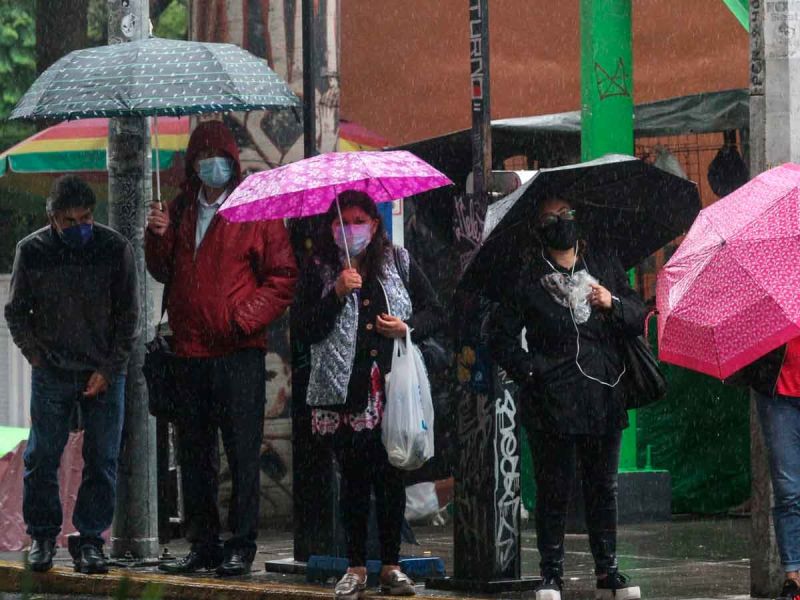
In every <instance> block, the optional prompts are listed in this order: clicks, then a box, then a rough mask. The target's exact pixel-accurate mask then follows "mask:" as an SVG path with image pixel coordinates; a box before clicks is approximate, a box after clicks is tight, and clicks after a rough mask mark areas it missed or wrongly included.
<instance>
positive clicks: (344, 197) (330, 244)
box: [319, 190, 390, 275]
mask: <svg viewBox="0 0 800 600" xmlns="http://www.w3.org/2000/svg"><path fill="white" fill-rule="evenodd" d="M338 200H339V207H340V208H341V210H342V212H344V210H345V209H347V208H350V207H351V206H357V207H358V208H360V209H361V210H363V211H364V212H365V213H367V216H369V218H370V219H375V220H377V222H378V227H377V229H375V235H373V236H372V241H371V242H370V243H369V245H368V246H367V249H366V250H364V255H363V258H362V259H361V267H362V270H363V272H364V273H365V274H367V275H373V274H376V273H379V272H380V269H381V267H383V258H384V253H385V250H386V246H387V245H388V244H389V243H390V242H389V237H388V236H387V235H386V229H385V228H384V226H383V219H381V216H380V215H379V214H378V208H377V207H376V205H375V202H374V201H373V200H372V198H370V197H369V195H368V194H367V193H365V192H358V191H355V190H348V191H346V192H342V193H341V194H339V196H338ZM326 217H327V218H326V219H325V221H324V225H325V226H324V227H323V228H322V233H321V240H320V242H321V243H320V249H319V255H320V258H321V259H322V260H323V261H325V262H327V263H329V264H331V265H339V264H340V263H341V262H342V261H341V259H340V258H339V257H340V251H339V247H338V246H337V245H336V242H334V241H333V232H332V229H331V226H332V225H335V226H336V227H339V226H340V225H339V212H338V210H337V209H336V201H335V200H334V201H333V202H331V206H330V208H329V209H328V212H327V213H326ZM345 264H346V263H345Z"/></svg>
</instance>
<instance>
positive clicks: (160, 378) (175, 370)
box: [142, 206, 186, 421]
mask: <svg viewBox="0 0 800 600" xmlns="http://www.w3.org/2000/svg"><path fill="white" fill-rule="evenodd" d="M178 208H179V209H180V211H176V214H175V216H176V217H177V218H176V219H175V228H176V229H177V228H178V226H179V225H180V217H181V216H182V214H183V209H184V207H182V206H179V207H178ZM173 268H174V265H173ZM170 283H171V279H170V281H168V282H167V284H166V285H165V286H164V294H163V295H162V297H161V319H159V322H158V325H157V326H156V332H155V336H154V337H153V339H152V340H150V341H149V342H147V343H146V344H145V355H144V365H143V366H142V373H143V374H144V377H145V380H146V381H147V405H148V410H149V411H150V414H151V415H153V416H154V417H156V418H158V419H165V420H167V421H175V420H176V419H177V418H178V416H179V415H180V414H181V413H182V402H181V401H180V398H181V394H180V390H181V385H182V382H183V381H184V377H183V376H184V371H185V364H186V363H185V360H184V359H182V358H180V357H179V356H177V355H176V354H175V353H174V352H173V351H172V349H171V347H170V338H171V337H172V336H171V335H169V334H166V333H164V332H163V331H162V324H163V321H164V313H165V312H166V310H167V298H168V297H169V288H170Z"/></svg>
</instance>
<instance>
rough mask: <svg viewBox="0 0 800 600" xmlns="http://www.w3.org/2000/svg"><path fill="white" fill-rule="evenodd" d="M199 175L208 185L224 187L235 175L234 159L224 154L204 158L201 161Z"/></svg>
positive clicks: (218, 187)
mask: <svg viewBox="0 0 800 600" xmlns="http://www.w3.org/2000/svg"><path fill="white" fill-rule="evenodd" d="M199 167H200V171H199V172H198V173H197V176H198V177H199V178H200V181H202V182H203V183H205V184H206V185H207V186H208V187H212V188H217V189H220V188H224V187H225V186H226V185H228V182H229V181H230V180H231V177H232V176H233V161H232V160H231V159H230V158H225V157H224V156H215V157H213V158H204V159H203V160H201V161H200V163H199Z"/></svg>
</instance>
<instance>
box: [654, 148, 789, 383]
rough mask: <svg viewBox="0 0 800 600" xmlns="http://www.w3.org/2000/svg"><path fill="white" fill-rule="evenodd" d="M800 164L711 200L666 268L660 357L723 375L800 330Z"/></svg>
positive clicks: (660, 293)
mask: <svg viewBox="0 0 800 600" xmlns="http://www.w3.org/2000/svg"><path fill="white" fill-rule="evenodd" d="M798 264H800V165H794V164H787V165H783V166H781V167H777V168H775V169H771V170H769V171H767V172H765V173H762V174H761V175H759V176H758V177H756V178H755V179H753V180H751V181H750V182H749V183H747V184H746V185H744V186H742V187H741V188H739V189H738V190H736V191H735V192H733V193H732V194H730V195H728V196H726V197H725V198H722V199H721V200H718V201H717V202H716V203H714V204H713V205H711V206H710V207H708V208H706V209H704V210H703V211H702V212H701V213H700V215H699V216H698V217H697V220H696V221H695V223H694V225H693V226H692V228H691V230H690V231H689V234H688V235H687V236H686V239H685V240H684V242H683V243H682V244H681V246H680V247H679V248H678V250H677V251H676V252H675V254H674V255H673V256H672V258H671V259H670V260H669V262H668V263H667V264H666V265H665V266H664V268H663V269H662V270H661V273H660V274H659V276H658V284H657V288H656V302H657V307H658V311H659V316H658V333H659V358H660V359H661V360H664V361H666V362H670V363H673V364H676V365H680V366H683V367H688V368H690V369H694V370H695V371H700V372H702V373H707V374H709V375H713V376H714V377H718V378H720V379H724V378H726V377H728V376H730V375H732V374H733V373H735V372H736V371H738V370H739V369H741V368H742V367H744V366H746V365H748V364H750V363H751V362H753V361H754V360H756V359H757V358H759V357H761V356H763V355H764V354H766V353H768V352H770V351H771V350H774V349H775V348H777V347H779V346H781V345H782V344H785V343H786V342H788V341H789V340H791V339H792V338H795V337H797V336H798V335H800V294H798V291H797V290H798V289H800V270H798V268H797V265H798Z"/></svg>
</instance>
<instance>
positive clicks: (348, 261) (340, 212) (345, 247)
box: [336, 196, 353, 269]
mask: <svg viewBox="0 0 800 600" xmlns="http://www.w3.org/2000/svg"><path fill="white" fill-rule="evenodd" d="M336 212H337V214H338V215H339V226H340V227H341V228H342V240H344V253H345V256H347V268H348V269H352V268H353V265H352V264H351V263H350V249H349V248H348V247H347V233H346V232H345V230H344V219H342V207H341V206H339V197H338V196H337V197H336Z"/></svg>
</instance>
